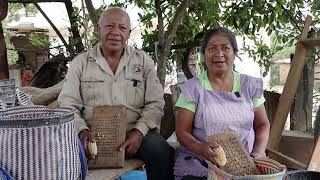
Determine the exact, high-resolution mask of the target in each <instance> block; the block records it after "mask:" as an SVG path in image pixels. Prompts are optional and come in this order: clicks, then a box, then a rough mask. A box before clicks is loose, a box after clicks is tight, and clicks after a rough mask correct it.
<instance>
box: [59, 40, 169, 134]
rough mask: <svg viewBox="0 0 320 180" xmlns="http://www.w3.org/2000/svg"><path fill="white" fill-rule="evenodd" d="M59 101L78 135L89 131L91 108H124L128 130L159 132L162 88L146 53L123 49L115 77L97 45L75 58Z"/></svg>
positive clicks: (162, 102)
mask: <svg viewBox="0 0 320 180" xmlns="http://www.w3.org/2000/svg"><path fill="white" fill-rule="evenodd" d="M58 101H59V104H60V106H61V107H67V108H72V109H74V110H75V112H76V113H75V122H76V129H77V131H78V133H79V132H80V131H82V130H84V129H89V128H90V120H91V118H92V111H93V107H95V106H101V105H125V106H126V107H127V118H128V130H130V129H132V128H136V129H138V130H139V131H140V132H142V134H143V135H146V134H147V132H148V131H149V130H150V129H154V128H157V129H158V130H159V128H160V121H161V118H162V116H163V106H164V100H163V88H162V86H161V84H160V82H159V79H158V77H157V74H156V71H155V67H154V65H153V61H152V59H151V58H150V57H149V56H148V55H147V54H146V53H145V52H143V51H141V50H137V49H134V48H132V47H129V46H126V47H125V51H124V53H123V55H122V57H121V60H120V63H119V65H118V69H117V71H116V73H115V74H114V73H113V72H112V71H111V69H110V67H109V65H108V63H107V61H106V60H105V58H104V57H103V56H102V54H101V51H100V44H98V45H97V46H96V47H95V48H93V49H91V50H88V51H86V52H83V53H81V54H80V55H78V56H77V57H75V58H74V60H73V61H72V63H71V64H70V67H69V70H68V73H67V75H66V78H65V82H64V86H63V88H62V91H61V93H60V95H59V97H58Z"/></svg>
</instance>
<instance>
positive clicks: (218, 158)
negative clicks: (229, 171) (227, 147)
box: [212, 146, 227, 166]
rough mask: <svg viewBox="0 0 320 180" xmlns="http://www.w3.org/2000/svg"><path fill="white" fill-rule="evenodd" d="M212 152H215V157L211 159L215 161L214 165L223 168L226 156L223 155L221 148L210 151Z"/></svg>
mask: <svg viewBox="0 0 320 180" xmlns="http://www.w3.org/2000/svg"><path fill="white" fill-rule="evenodd" d="M212 150H213V152H215V153H216V154H217V156H215V157H213V159H214V160H215V161H216V163H217V164H218V165H219V166H225V165H226V163H227V157H226V154H225V153H224V150H223V148H222V147H221V146H219V147H218V148H214V149H212Z"/></svg>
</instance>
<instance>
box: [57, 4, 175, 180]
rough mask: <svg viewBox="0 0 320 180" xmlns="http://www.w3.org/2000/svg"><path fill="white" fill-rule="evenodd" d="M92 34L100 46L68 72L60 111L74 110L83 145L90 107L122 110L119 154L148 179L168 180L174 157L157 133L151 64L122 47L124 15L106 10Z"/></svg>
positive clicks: (159, 97)
mask: <svg viewBox="0 0 320 180" xmlns="http://www.w3.org/2000/svg"><path fill="white" fill-rule="evenodd" d="M97 30H98V34H99V36H100V43H98V44H97V45H96V46H95V47H94V48H93V49H91V50H88V51H86V52H83V53H81V54H80V55H78V56H77V57H76V58H75V59H74V60H73V61H72V64H71V65H70V67H69V71H68V73H67V76H66V80H65V83H64V87H63V89H62V91H61V93H60V95H59V98H58V100H59V103H60V105H61V106H62V107H68V108H72V109H74V110H75V112H76V113H75V119H76V128H77V131H78V133H79V137H80V139H81V141H82V142H83V143H87V142H88V141H89V140H90V139H92V138H93V136H92V134H91V133H90V129H89V128H88V127H90V119H91V117H92V111H93V108H94V107H95V106H101V105H125V106H126V107H127V118H128V133H127V136H126V140H125V141H124V142H123V143H122V144H121V145H120V146H119V150H120V151H124V150H125V151H126V155H127V156H136V155H137V156H138V157H139V158H140V159H142V160H143V161H144V162H145V164H146V168H147V175H148V179H151V180H152V179H161V180H167V179H172V178H173V170H172V166H173V161H174V160H173V159H174V157H173V156H174V153H173V149H172V148H171V147H170V146H169V145H168V143H167V142H166V141H165V140H164V139H163V138H162V137H161V136H160V135H159V133H158V131H159V127H160V121H161V117H162V116H163V106H164V100H163V89H162V86H161V84H160V83H159V79H158V78H157V75H156V71H155V68H154V66H153V61H152V59H151V58H150V57H149V56H148V55H147V54H146V53H145V52H143V51H141V50H137V49H134V48H132V47H129V46H127V45H126V42H127V40H128V38H129V35H130V32H131V30H130V18H129V16H128V14H127V13H126V12H125V11H124V10H122V9H120V8H116V7H113V8H108V9H106V10H105V11H104V12H103V13H102V14H101V16H100V19H99V23H98V25H97ZM87 154H88V153H87ZM88 158H90V157H88Z"/></svg>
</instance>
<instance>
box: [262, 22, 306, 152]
mask: <svg viewBox="0 0 320 180" xmlns="http://www.w3.org/2000/svg"><path fill="white" fill-rule="evenodd" d="M311 23H312V17H311V16H308V17H307V19H306V22H305V25H304V29H303V31H302V33H301V37H300V39H305V38H307V35H308V31H309V27H310V25H311ZM307 50H308V49H307V48H306V47H305V46H304V45H303V44H302V43H301V42H300V41H298V43H297V46H296V50H295V54H294V57H293V61H292V64H291V67H290V70H289V74H288V77H287V80H286V83H285V85H284V89H283V92H282V95H281V96H280V99H279V104H278V107H277V111H276V114H275V117H274V120H273V124H272V128H271V131H270V138H269V143H268V148H269V149H271V150H277V148H278V145H279V143H280V139H281V134H282V131H283V128H284V125H285V123H286V120H287V116H288V113H289V111H290V108H291V105H292V102H293V98H294V95H295V93H296V90H297V87H298V83H299V79H300V77H301V74H302V70H303V67H304V64H305V60H304V59H305V56H306V54H307Z"/></svg>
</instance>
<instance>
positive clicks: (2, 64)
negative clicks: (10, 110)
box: [0, 0, 9, 80]
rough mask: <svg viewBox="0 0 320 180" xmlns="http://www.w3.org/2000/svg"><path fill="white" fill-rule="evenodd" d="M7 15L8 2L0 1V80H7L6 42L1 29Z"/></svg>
mask: <svg viewBox="0 0 320 180" xmlns="http://www.w3.org/2000/svg"><path fill="white" fill-rule="evenodd" d="M7 13H8V0H1V1H0V80H1V79H9V67H8V58H7V48H6V42H5V40H4V34H3V29H2V21H3V20H4V19H5V18H6V16H7Z"/></svg>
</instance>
